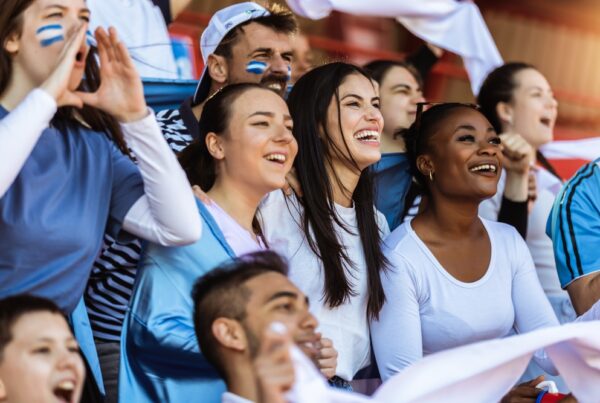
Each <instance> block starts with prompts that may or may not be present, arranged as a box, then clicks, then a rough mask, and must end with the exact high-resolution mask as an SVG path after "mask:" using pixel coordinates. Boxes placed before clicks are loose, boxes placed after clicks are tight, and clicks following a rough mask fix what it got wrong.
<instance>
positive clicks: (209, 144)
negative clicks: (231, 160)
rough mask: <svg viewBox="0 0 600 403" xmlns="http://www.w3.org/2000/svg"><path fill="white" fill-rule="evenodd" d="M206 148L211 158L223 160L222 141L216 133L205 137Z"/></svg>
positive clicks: (223, 148)
mask: <svg viewBox="0 0 600 403" xmlns="http://www.w3.org/2000/svg"><path fill="white" fill-rule="evenodd" d="M205 141H206V148H208V152H209V153H210V155H212V157H213V158H214V159H216V160H222V159H224V158H225V147H223V140H222V138H221V136H218V135H217V134H216V133H213V132H210V133H208V134H207V135H206V140H205Z"/></svg>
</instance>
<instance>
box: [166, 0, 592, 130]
mask: <svg viewBox="0 0 600 403" xmlns="http://www.w3.org/2000/svg"><path fill="white" fill-rule="evenodd" d="M375 1H376V0H375ZM235 2H236V1H234V0H194V1H193V3H192V5H191V6H190V7H189V8H188V11H186V12H184V13H183V14H182V15H180V16H179V18H178V19H177V20H176V21H175V22H173V23H172V24H171V26H170V31H171V33H172V34H175V35H183V36H185V37H188V38H194V39H195V41H191V43H190V45H191V46H196V47H198V41H197V38H199V35H200V34H201V32H202V29H203V28H204V26H205V25H206V24H207V23H208V20H209V18H210V16H211V15H212V13H214V12H215V11H216V10H218V9H220V8H222V7H224V6H226V5H229V4H232V3H235ZM258 2H259V3H261V1H258ZM271 2H272V3H273V2H274V3H282V4H285V2H284V1H271ZM262 3H264V1H263V2H262ZM475 3H476V4H477V5H478V6H479V8H480V10H481V12H482V14H483V16H484V19H485V21H486V23H487V25H488V27H489V29H490V32H491V33H492V36H493V37H494V40H495V41H496V45H497V46H498V49H499V50H500V53H501V55H502V57H503V59H504V60H505V61H516V60H519V61H525V62H528V63H532V64H534V65H535V66H537V67H538V69H539V70H540V71H541V72H542V73H543V74H544V75H545V76H546V77H547V78H548V80H549V81H550V84H551V85H552V87H553V88H554V90H555V95H556V97H557V99H558V101H559V117H558V121H557V128H556V133H555V137H556V139H558V140H562V139H578V138H585V137H591V136H600V71H599V70H600V1H598V0H503V1H497V0H475ZM299 20H300V25H301V27H302V30H303V31H304V33H306V34H307V35H308V37H309V41H310V44H311V46H312V48H313V50H314V55H313V57H314V60H315V63H316V64H319V63H322V62H326V61H331V60H340V59H341V60H347V61H351V62H355V63H359V64H363V63H365V62H368V61H370V60H373V59H380V58H392V59H402V58H403V57H404V56H405V55H406V54H407V53H410V52H411V51H414V50H415V49H416V48H417V47H419V46H420V45H421V44H422V41H421V40H420V39H418V38H416V37H415V36H413V35H412V34H410V33H409V32H408V31H407V30H406V29H404V28H403V27H402V26H401V25H400V24H398V23H397V22H396V21H395V20H394V19H392V18H371V17H368V18H366V17H359V16H352V15H348V14H341V13H332V14H331V15H330V16H329V17H328V18H326V19H323V20H319V21H311V20H306V19H299ZM198 51H199V49H198ZM200 63H201V60H198V61H197V63H196V66H194V69H195V71H196V72H197V71H200V70H199V69H200V68H201V66H200ZM426 83H427V85H426V88H425V94H426V96H427V98H428V99H430V100H432V101H438V100H445V101H463V102H472V101H473V95H472V93H471V90H470V87H469V83H468V81H467V76H466V72H465V70H464V68H463V66H462V61H461V60H460V58H458V57H457V56H455V55H452V54H448V53H445V54H444V56H443V57H442V59H441V60H440V62H438V64H437V65H436V66H435V67H434V69H433V70H432V72H431V74H430V76H429V77H427V79H426Z"/></svg>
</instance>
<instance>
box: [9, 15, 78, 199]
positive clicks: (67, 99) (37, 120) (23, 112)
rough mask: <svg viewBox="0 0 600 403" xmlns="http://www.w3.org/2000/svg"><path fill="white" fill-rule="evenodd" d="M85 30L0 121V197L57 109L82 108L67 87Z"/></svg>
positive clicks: (75, 96)
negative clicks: (44, 79)
mask: <svg viewBox="0 0 600 403" xmlns="http://www.w3.org/2000/svg"><path fill="white" fill-rule="evenodd" d="M86 28H87V24H84V25H82V26H81V27H79V29H78V31H77V32H76V33H75V34H74V35H72V36H71V37H70V38H69V40H68V41H67V45H66V46H65V47H64V48H63V51H62V54H61V56H60V58H59V61H58V64H57V65H56V68H55V69H54V71H53V72H52V74H50V76H49V77H48V79H47V80H46V81H45V82H44V83H43V84H42V85H41V86H40V88H39V89H35V90H33V91H31V92H30V93H29V94H28V95H27V97H26V98H25V99H24V100H23V101H21V102H20V103H19V104H18V105H17V106H16V107H15V108H14V109H13V110H12V111H11V112H10V113H9V114H8V115H7V116H6V117H5V118H4V119H2V120H0V144H1V145H2V146H1V147H0V198H1V197H2V196H4V194H5V193H6V191H7V190H8V188H10V186H11V185H12V183H13V182H14V180H15V178H16V177H17V176H18V175H19V172H21V169H22V168H23V165H24V164H25V162H26V161H27V158H29V155H30V154H31V152H32V151H33V148H34V147H35V145H36V143H37V141H38V139H39V138H40V136H41V135H42V132H43V131H44V129H46V128H47V127H48V124H49V123H50V120H51V119H52V117H53V116H54V114H55V113H56V109H57V107H59V106H78V107H81V106H82V105H83V102H82V100H81V99H80V97H78V96H77V95H76V94H74V93H73V92H71V91H69V89H68V84H69V78H70V77H71V72H72V71H73V66H74V65H75V61H76V55H77V52H78V51H79V49H80V48H81V44H82V42H83V41H84V40H85V30H86Z"/></svg>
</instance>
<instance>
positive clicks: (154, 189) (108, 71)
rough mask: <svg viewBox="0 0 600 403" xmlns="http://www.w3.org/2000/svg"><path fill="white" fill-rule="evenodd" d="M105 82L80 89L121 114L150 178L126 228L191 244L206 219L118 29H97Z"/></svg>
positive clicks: (150, 237)
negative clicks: (89, 89) (95, 88)
mask: <svg viewBox="0 0 600 403" xmlns="http://www.w3.org/2000/svg"><path fill="white" fill-rule="evenodd" d="M96 39H97V41H98V53H99V56H100V76H101V85H100V88H99V89H98V91H97V92H95V93H78V94H79V96H80V97H81V98H82V99H83V101H84V102H85V103H86V104H88V105H91V106H93V107H96V108H98V109H101V110H103V111H105V112H106V113H109V114H111V115H113V116H115V117H116V118H117V119H118V120H119V122H121V126H122V128H123V133H124V135H125V139H126V140H127V143H128V144H129V146H130V147H131V148H132V149H133V151H134V153H135V155H136V157H137V160H138V167H139V169H140V172H141V175H142V178H143V181H144V196H142V197H141V198H140V199H139V200H138V201H137V202H135V204H134V205H133V206H132V207H131V209H129V211H128V212H127V213H126V215H125V218H124V220H123V228H124V229H125V230H126V231H128V232H130V233H132V234H134V235H136V236H138V237H140V238H143V239H146V240H149V241H152V242H156V243H159V244H161V245H167V246H173V245H185V244H189V243H193V242H195V241H196V240H198V238H199V237H200V231H201V222H200V217H199V215H198V212H197V209H196V203H195V200H194V196H193V194H192V191H191V188H190V185H189V183H188V181H187V178H186V176H185V173H184V172H183V170H182V169H181V167H180V165H179V163H178V162H177V159H176V158H175V155H174V154H173V152H172V151H171V150H170V148H169V146H168V145H167V143H166V141H165V140H164V138H163V137H162V134H161V132H160V129H159V127H158V124H157V122H156V119H155V117H154V115H153V113H152V112H151V111H150V110H149V109H148V107H147V106H146V101H145V100H144V94H143V89H142V83H141V80H140V78H139V76H138V73H137V71H136V69H135V66H134V65H133V63H132V60H131V58H130V57H129V53H128V52H127V49H126V48H125V45H124V44H123V43H122V42H120V41H119V39H118V37H117V34H116V31H115V30H114V28H111V29H110V30H109V34H107V33H106V32H105V31H104V29H102V28H98V29H97V30H96Z"/></svg>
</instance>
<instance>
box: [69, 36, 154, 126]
mask: <svg viewBox="0 0 600 403" xmlns="http://www.w3.org/2000/svg"><path fill="white" fill-rule="evenodd" d="M95 35H96V41H97V42H98V55H99V56H100V88H98V90H97V91H96V92H94V93H87V92H78V93H77V94H78V95H79V96H80V97H81V99H82V100H83V102H84V103H85V104H87V105H90V106H93V107H95V108H98V109H101V110H103V111H104V112H106V113H108V114H110V115H112V116H114V117H115V118H116V119H117V120H118V121H119V122H122V123H126V122H132V121H136V120H140V119H142V118H144V117H145V116H147V114H148V110H147V107H146V100H145V99H144V90H143V87H142V81H141V80H140V76H139V75H138V72H137V70H136V68H135V65H134V64H133V61H132V60H131V57H130V56H129V52H128V51H127V48H126V47H125V45H124V44H123V42H120V41H119V38H118V36H117V31H116V30H115V29H114V28H113V27H111V28H109V30H108V34H107V33H106V31H105V30H104V29H103V28H102V27H99V28H98V29H96V33H95Z"/></svg>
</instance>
